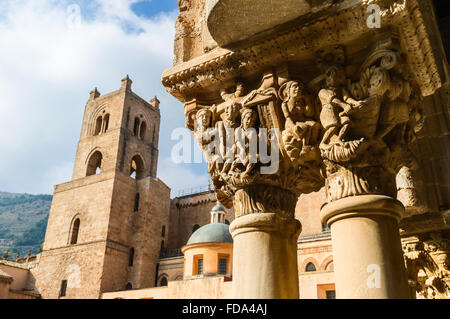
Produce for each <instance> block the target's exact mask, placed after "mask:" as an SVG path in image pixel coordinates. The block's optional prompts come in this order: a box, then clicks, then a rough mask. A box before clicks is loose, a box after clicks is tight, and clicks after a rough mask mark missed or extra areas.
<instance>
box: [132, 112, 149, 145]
mask: <svg viewBox="0 0 450 319" xmlns="http://www.w3.org/2000/svg"><path fill="white" fill-rule="evenodd" d="M146 133H147V124H146V123H145V121H141V120H140V119H139V118H138V117H136V118H135V119H134V126H133V134H134V136H137V137H138V138H140V139H141V140H145V135H146Z"/></svg>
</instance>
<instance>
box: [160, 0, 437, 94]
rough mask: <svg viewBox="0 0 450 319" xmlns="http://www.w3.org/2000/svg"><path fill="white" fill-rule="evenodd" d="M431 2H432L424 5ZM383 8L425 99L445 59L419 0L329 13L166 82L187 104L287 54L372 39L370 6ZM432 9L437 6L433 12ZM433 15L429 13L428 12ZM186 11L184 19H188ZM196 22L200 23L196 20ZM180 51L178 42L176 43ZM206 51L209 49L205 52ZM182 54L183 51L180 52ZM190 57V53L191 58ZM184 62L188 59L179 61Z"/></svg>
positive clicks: (367, 0) (169, 75)
mask: <svg viewBox="0 0 450 319" xmlns="http://www.w3.org/2000/svg"><path fill="white" fill-rule="evenodd" d="M422 2H428V1H421V3H422ZM371 4H378V5H380V7H381V12H380V14H381V16H382V25H383V28H393V29H394V30H396V31H395V32H396V33H398V34H399V37H400V39H401V41H402V42H403V43H404V46H405V47H407V48H409V49H408V51H407V52H406V55H407V60H408V61H409V64H410V66H411V67H414V68H413V69H414V70H413V73H412V78H413V79H414V80H415V82H417V85H418V86H419V88H420V91H421V93H422V95H424V96H426V95H431V94H433V93H434V92H435V91H436V90H437V89H438V88H439V87H440V86H441V84H442V81H441V76H442V75H443V72H442V71H440V68H441V66H440V65H439V63H440V61H441V60H440V59H439V57H436V56H435V54H436V52H435V51H436V50H433V49H432V45H431V41H430V37H429V35H428V33H427V32H429V31H428V29H427V28H424V27H423V26H424V25H427V23H426V22H425V20H424V17H423V13H422V10H423V11H425V10H424V9H421V6H425V5H423V4H419V2H418V0H408V1H405V0H364V1H362V2H361V3H359V2H355V4H354V5H353V6H351V7H348V8H342V10H340V11H338V12H336V13H335V14H333V15H331V16H330V15H329V14H326V15H325V16H323V17H318V18H317V19H315V20H314V21H311V23H308V24H300V25H293V26H292V27H290V28H289V29H286V30H284V31H282V32H278V33H277V34H276V35H274V36H272V37H270V38H268V39H267V38H265V39H263V40H259V41H252V42H250V43H251V44H250V45H248V46H245V45H244V46H243V47H239V48H236V49H234V50H233V51H228V50H221V51H220V54H217V52H215V53H214V54H211V56H210V57H207V58H205V59H200V60H198V61H197V62H196V63H195V64H192V63H190V64H189V65H187V66H186V68H183V69H182V70H180V69H174V70H173V72H166V73H165V74H164V75H163V84H164V86H165V87H166V89H167V91H168V92H169V93H171V94H172V95H174V96H176V97H177V98H179V99H180V100H183V102H185V101H186V99H185V97H186V96H191V95H192V94H195V92H197V91H198V90H202V89H206V88H209V87H211V86H212V85H216V86H219V85H220V83H221V82H224V81H228V80H232V79H233V78H236V77H238V76H240V75H241V74H243V73H247V72H254V71H256V70H261V69H264V68H267V67H271V66H273V65H278V64H280V63H283V62H284V61H286V57H287V54H288V55H289V58H290V59H295V58H296V57H297V56H301V55H303V54H305V53H306V52H309V51H311V50H318V49H320V48H323V47H327V46H334V45H335V44H336V43H345V42H347V41H349V40H352V39H355V38H356V37H357V36H363V35H365V37H370V35H367V32H370V31H371V30H370V29H368V28H367V23H366V20H367V18H368V12H367V6H368V5H371ZM429 10H430V11H431V10H432V9H431V8H430V9H429ZM427 12H428V11H427ZM185 14H186V13H185V12H182V13H181V16H183V15H185ZM190 23H191V24H193V23H197V22H195V21H194V22H190ZM175 46H176V47H177V42H176V43H175ZM204 51H205V52H206V51H208V50H204ZM176 56H179V53H178V52H177V49H176ZM187 56H188V55H187ZM176 60H177V61H178V62H179V63H180V62H182V61H188V60H189V58H188V57H186V58H185V59H181V58H177V59H176Z"/></svg>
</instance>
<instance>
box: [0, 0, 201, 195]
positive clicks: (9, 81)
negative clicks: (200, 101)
mask: <svg viewBox="0 0 450 319" xmlns="http://www.w3.org/2000/svg"><path fill="white" fill-rule="evenodd" d="M177 15H178V9H177V0H146V1H140V0H78V1H76V0H70V1H69V0H0V191H5V192H14V193H30V194H52V193H53V186H54V185H56V184H60V183H64V182H68V181H70V180H71V177H72V170H73V163H74V159H75V154H76V149H77V144H78V139H79V137H80V130H81V122H82V118H83V112H84V107H85V105H86V102H87V100H88V98H89V92H90V91H91V90H92V89H93V88H94V87H98V90H99V91H100V92H101V93H102V94H106V93H109V92H112V91H115V90H117V89H119V88H120V84H121V79H122V78H124V77H125V76H126V75H127V74H128V75H129V76H130V78H131V79H132V80H133V91H134V92H136V94H138V95H139V96H141V97H142V98H144V99H145V100H147V101H149V100H150V99H151V98H152V97H154V96H155V95H156V96H158V99H159V100H160V101H161V132H160V143H159V151H160V152H159V165H158V177H159V178H160V179H161V180H162V181H164V182H165V183H166V184H167V185H168V186H169V187H171V188H172V195H174V194H175V195H176V193H177V191H178V190H183V189H186V188H191V187H199V186H205V185H207V184H208V181H209V178H208V174H207V170H206V167H205V166H206V165H205V164H176V163H175V162H174V161H173V160H172V159H171V152H172V148H173V147H174V145H175V144H176V143H177V141H176V140H172V139H171V137H172V132H173V130H174V129H176V128H180V127H184V123H185V119H184V114H183V113H184V112H183V105H182V104H181V103H180V102H178V101H177V100H175V99H174V98H173V97H171V96H170V94H168V93H167V92H166V90H165V89H164V87H163V86H162V84H161V74H162V72H163V71H164V70H165V69H168V68H170V67H171V65H172V60H173V38H174V24H175V19H176V17H177Z"/></svg>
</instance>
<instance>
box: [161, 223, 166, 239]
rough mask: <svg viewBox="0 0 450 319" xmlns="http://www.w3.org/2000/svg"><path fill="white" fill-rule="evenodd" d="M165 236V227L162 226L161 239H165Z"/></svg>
mask: <svg viewBox="0 0 450 319" xmlns="http://www.w3.org/2000/svg"><path fill="white" fill-rule="evenodd" d="M165 236H166V226H163V227H162V230H161V237H165Z"/></svg>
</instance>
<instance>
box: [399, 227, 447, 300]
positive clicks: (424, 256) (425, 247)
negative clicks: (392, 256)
mask: <svg viewBox="0 0 450 319" xmlns="http://www.w3.org/2000/svg"><path fill="white" fill-rule="evenodd" d="M427 237H428V239H427V240H421V239H420V238H415V237H411V238H405V239H404V240H403V245H402V248H403V253H404V258H405V266H406V270H407V273H408V282H409V285H410V287H411V292H412V294H413V295H414V296H415V297H416V298H417V299H449V298H450V241H449V239H448V238H445V237H443V236H442V234H441V232H432V233H429V235H428V236H427Z"/></svg>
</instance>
